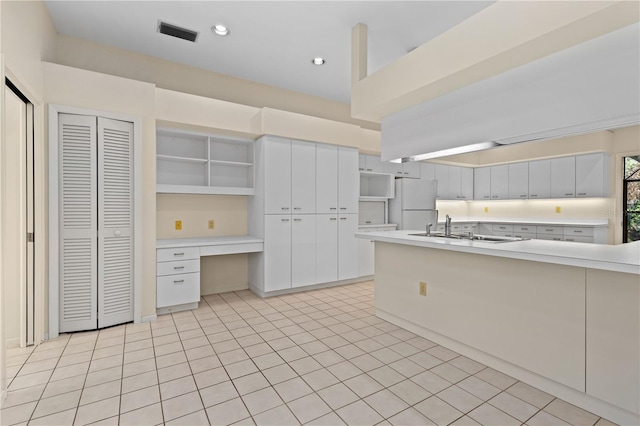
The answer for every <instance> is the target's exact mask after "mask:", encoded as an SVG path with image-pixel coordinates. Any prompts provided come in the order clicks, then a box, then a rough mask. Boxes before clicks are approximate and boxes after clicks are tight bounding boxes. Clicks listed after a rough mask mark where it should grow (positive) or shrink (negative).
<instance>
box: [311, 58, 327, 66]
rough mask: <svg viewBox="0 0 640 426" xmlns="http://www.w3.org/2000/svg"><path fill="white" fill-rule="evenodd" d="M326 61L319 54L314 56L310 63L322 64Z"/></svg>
mask: <svg viewBox="0 0 640 426" xmlns="http://www.w3.org/2000/svg"><path fill="white" fill-rule="evenodd" d="M325 62H326V61H325V60H324V58H321V57H320V56H318V57H315V58H313V59H312V60H311V63H312V64H313V65H324V63H325Z"/></svg>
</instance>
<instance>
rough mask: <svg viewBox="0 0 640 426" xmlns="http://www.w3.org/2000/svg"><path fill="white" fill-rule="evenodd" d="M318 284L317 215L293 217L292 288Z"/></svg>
mask: <svg viewBox="0 0 640 426" xmlns="http://www.w3.org/2000/svg"><path fill="white" fill-rule="evenodd" d="M316 282H317V281H316V215H314V214H307V215H302V214H301V215H293V216H291V287H304V286H307V285H313V284H316Z"/></svg>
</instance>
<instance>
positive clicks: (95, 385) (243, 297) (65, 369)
mask: <svg viewBox="0 0 640 426" xmlns="http://www.w3.org/2000/svg"><path fill="white" fill-rule="evenodd" d="M374 313H375V310H374V308H373V285H372V283H371V282H367V283H359V284H353V285H348V286H342V287H334V288H330V289H323V290H315V291H308V292H304V293H298V294H291V295H286V296H281V297H272V298H268V299H260V298H258V297H257V296H255V295H254V294H253V293H251V292H249V291H240V292H234V293H225V294H219V295H212V296H206V297H204V299H203V301H202V302H201V303H200V307H199V308H198V309H197V310H194V311H187V312H181V313H176V314H173V315H164V316H161V317H160V318H158V321H156V322H153V323H145V324H129V325H126V326H117V327H113V328H109V329H105V330H101V331H99V332H97V331H95V332H85V333H74V334H70V335H62V336H61V337H60V338H58V339H55V340H52V341H48V342H45V343H44V344H41V345H39V346H37V347H36V348H35V349H33V348H27V349H12V350H9V357H8V363H7V365H8V370H9V375H10V376H13V377H12V379H11V383H10V386H9V395H8V397H7V399H6V401H5V403H4V405H3V409H2V411H1V412H0V413H1V418H0V423H1V424H2V425H12V424H27V423H28V424H33V425H63V424H78V425H84V424H91V423H93V424H113V425H115V424H120V425H129V424H131V425H136V424H145V425H155V424H162V423H166V424H169V425H174V424H175V425H199V424H205V425H206V424H215V425H222V424H257V425H294V424H315V425H338V424H349V425H368V424H371V425H373V424H393V425H433V424H437V425H449V424H451V425H478V424H482V425H499V426H507V425H520V424H527V425H530V426H543V425H553V426H556V425H566V424H571V425H576V426H578V425H580V426H582V425H594V424H597V425H598V426H606V425H610V424H611V423H609V422H607V421H606V420H604V419H600V418H598V417H597V416H595V415H593V414H591V413H589V412H586V411H584V410H582V409H579V408H577V407H575V406H573V405H570V404H568V403H566V402H564V401H561V400H559V399H557V398H554V397H553V396H551V395H548V394H546V393H544V392H541V391H539V390H537V389H535V388H532V387H531V386H528V385H526V384H524V383H521V382H518V381H516V380H514V379H513V378H511V377H508V376H506V375H504V374H501V373H499V372H497V371H495V370H493V369H491V368H487V367H485V366H484V365H482V364H479V363H477V362H475V361H472V360H470V359H468V358H465V357H464V356H460V355H458V354H457V353H455V352H453V351H450V350H449V349H447V348H445V347H442V346H438V345H436V344H435V343H433V342H431V341H429V340H426V339H423V338H421V337H418V336H416V335H414V334H412V333H410V332H408V331H406V330H403V329H400V328H398V327H396V326H394V325H392V324H390V323H388V322H385V321H382V320H380V319H378V318H376V317H375V315H374Z"/></svg>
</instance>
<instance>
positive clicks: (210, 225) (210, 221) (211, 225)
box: [209, 219, 215, 229]
mask: <svg viewBox="0 0 640 426" xmlns="http://www.w3.org/2000/svg"><path fill="white" fill-rule="evenodd" d="M214 227H215V223H214V222H213V219H209V229H213V228H214Z"/></svg>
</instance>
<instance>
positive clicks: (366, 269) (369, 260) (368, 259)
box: [358, 228, 378, 277]
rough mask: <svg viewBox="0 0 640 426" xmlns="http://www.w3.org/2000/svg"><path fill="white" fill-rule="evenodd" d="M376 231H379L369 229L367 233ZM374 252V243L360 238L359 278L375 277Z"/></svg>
mask: <svg viewBox="0 0 640 426" xmlns="http://www.w3.org/2000/svg"><path fill="white" fill-rule="evenodd" d="M376 231H378V230H377V229H376V228H369V229H367V232H376ZM361 232H362V231H361ZM373 250H374V242H373V241H372V240H367V239H363V238H358V276H360V277H364V276H367V275H373V271H374V265H373V256H374V251H373Z"/></svg>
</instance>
